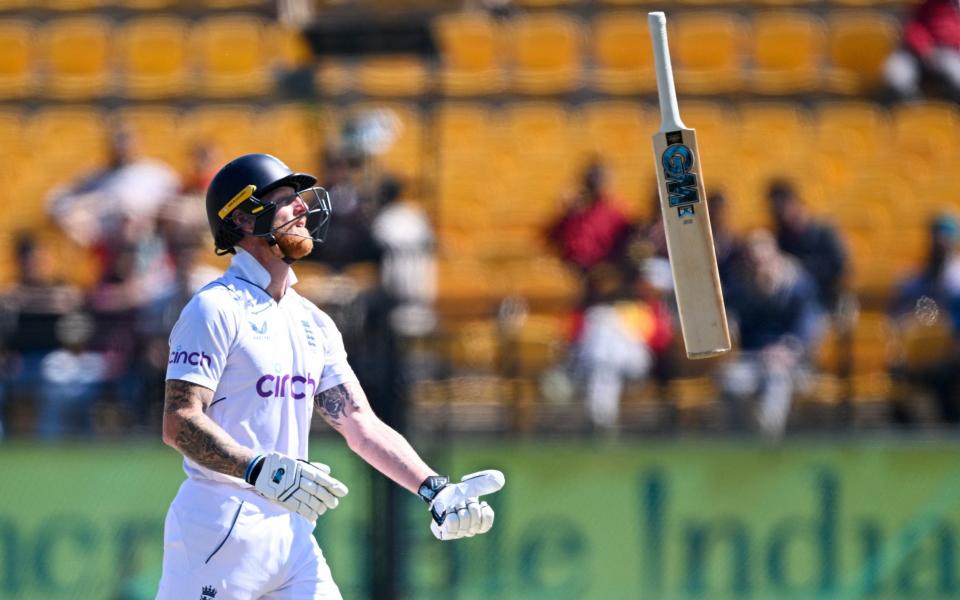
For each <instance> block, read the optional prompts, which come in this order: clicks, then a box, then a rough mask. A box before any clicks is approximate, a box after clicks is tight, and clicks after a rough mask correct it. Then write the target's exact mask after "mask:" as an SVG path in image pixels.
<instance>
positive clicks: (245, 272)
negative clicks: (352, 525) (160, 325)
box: [157, 154, 504, 600]
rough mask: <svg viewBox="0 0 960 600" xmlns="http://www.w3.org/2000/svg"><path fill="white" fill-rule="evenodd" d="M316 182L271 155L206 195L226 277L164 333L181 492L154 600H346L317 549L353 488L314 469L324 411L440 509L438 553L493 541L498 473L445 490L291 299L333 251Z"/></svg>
mask: <svg viewBox="0 0 960 600" xmlns="http://www.w3.org/2000/svg"><path fill="white" fill-rule="evenodd" d="M315 184H316V178H314V177H312V176H310V175H305V174H302V173H294V172H292V171H291V170H290V169H289V168H288V167H287V166H286V165H285V164H283V163H282V162H281V161H279V160H278V159H276V158H274V157H272V156H269V155H266V154H248V155H244V156H241V157H239V158H237V159H235V160H233V161H232V162H230V163H229V164H227V165H226V166H224V167H223V168H222V169H221V170H220V171H219V172H218V173H217V175H216V176H215V177H214V178H213V180H212V181H211V183H210V186H209V189H208V191H207V216H208V218H209V221H210V228H211V231H212V232H213V236H214V241H215V244H216V248H217V253H218V254H225V253H235V256H234V257H233V260H232V262H231V265H230V268H229V269H228V270H227V272H226V273H225V274H224V275H223V276H222V277H220V278H219V279H217V280H216V281H214V282H212V283H210V284H209V285H207V286H206V287H204V288H203V289H201V290H200V291H199V292H197V294H196V295H195V296H194V297H193V299H192V300H191V301H190V303H189V304H188V305H187V306H186V307H185V308H184V309H183V313H182V314H181V316H180V319H179V321H178V322H177V324H176V325H175V326H174V328H173V331H172V332H171V334H170V359H169V365H168V368H167V383H166V399H165V406H164V415H163V440H164V442H165V443H166V444H168V445H170V446H172V447H173V448H175V449H177V450H178V451H179V452H180V453H181V454H183V456H184V461H183V465H184V470H185V471H186V473H187V479H186V481H184V483H183V484H182V485H181V487H180V490H179V492H178V493H177V496H176V498H174V500H173V502H172V504H171V506H170V510H169V511H168V513H167V518H166V523H165V526H164V555H163V575H162V578H161V580H160V590H159V593H158V596H157V597H158V598H162V599H173V600H184V599H187V598H200V597H204V598H207V597H213V596H216V598H217V600H224V599H228V598H229V599H255V598H269V599H272V600H273V599H298V600H299V599H305V598H306V599H313V598H325V599H326V598H340V597H341V596H340V592H339V590H338V588H337V586H336V584H335V583H334V582H333V579H332V577H331V575H330V569H329V568H328V567H327V564H326V561H325V559H324V557H323V554H322V553H321V551H320V548H319V546H318V545H317V542H316V540H315V539H314V537H313V528H314V525H315V523H316V519H317V517H319V516H320V515H322V514H323V513H324V512H325V511H326V510H328V509H332V508H335V507H336V506H337V504H338V502H339V499H340V498H343V497H344V496H345V495H346V494H347V487H346V486H345V485H344V484H343V483H341V482H340V481H338V480H336V479H334V478H333V477H332V476H331V475H330V468H329V467H327V466H326V465H323V464H320V463H310V462H307V441H308V434H309V430H310V421H311V417H312V415H313V413H314V412H317V413H319V414H320V416H322V417H323V419H324V420H325V421H326V422H327V423H329V424H330V425H331V426H332V427H333V428H334V429H335V430H337V431H338V432H339V433H340V434H341V435H343V437H344V439H345V440H346V442H347V444H348V446H349V447H350V449H351V450H353V452H355V453H356V454H357V455H359V456H360V457H361V458H363V459H364V460H365V461H367V462H368V463H369V464H370V465H372V466H373V467H374V468H376V469H377V470H379V471H380V472H382V473H383V474H384V475H386V476H387V477H389V478H390V479H392V480H393V481H395V482H396V483H398V484H399V485H401V486H403V487H404V488H406V489H407V490H409V491H411V492H413V493H416V494H419V495H420V496H421V497H422V498H423V499H424V500H425V501H426V502H427V503H428V504H429V507H430V513H431V517H432V522H431V523H430V527H431V530H432V531H433V533H434V535H435V536H436V537H437V538H438V539H441V540H448V539H456V538H460V537H469V536H472V535H476V534H479V533H485V532H486V531H488V530H489V529H490V527H491V526H492V525H493V509H492V508H490V506H489V505H488V504H487V503H486V502H482V501H480V499H479V496H481V495H484V494H489V493H491V492H495V491H497V490H499V489H500V488H501V487H502V486H503V483H504V478H503V474H502V473H500V472H499V471H495V470H490V471H483V472H480V473H475V474H472V475H467V476H465V477H464V478H463V480H462V481H461V482H460V483H450V482H449V480H448V478H446V477H444V476H441V475H438V474H437V472H436V471H434V470H433V469H431V468H430V467H429V466H427V464H426V463H425V462H424V461H423V460H422V459H421V458H420V457H419V455H418V454H417V453H416V451H415V450H414V449H413V448H412V447H411V446H410V444H409V443H408V442H407V440H406V439H404V437H403V436H401V435H400V434H399V433H397V432H396V431H394V430H393V429H391V428H390V427H388V426H387V425H386V424H384V423H383V422H382V421H381V420H380V419H379V418H377V416H376V415H375V414H374V413H373V411H372V410H371V408H370V404H369V403H368V401H367V398H366V396H365V395H364V393H363V390H362V389H361V388H360V386H359V384H358V383H357V378H356V376H355V375H354V373H353V371H352V370H351V368H350V366H349V365H348V364H347V358H346V351H345V350H344V346H343V340H342V338H341V336H340V332H339V331H338V330H337V328H336V326H335V325H334V323H333V321H331V319H330V317H329V316H327V315H326V314H325V313H323V312H322V311H320V310H319V309H318V308H317V307H316V306H315V305H313V304H312V303H311V302H309V301H307V300H305V299H304V298H302V297H301V296H300V295H298V294H297V292H296V291H294V290H293V288H292V287H291V286H292V285H294V284H295V283H296V276H295V275H294V274H293V271H292V270H291V268H290V265H291V264H292V263H293V262H294V261H296V260H297V259H300V258H303V257H304V256H306V255H307V254H309V253H310V251H311V250H312V248H313V245H314V243H319V242H322V241H323V236H324V234H325V232H326V229H327V225H328V224H329V220H330V211H331V207H330V199H329V196H328V195H327V193H326V191H325V190H324V189H323V188H319V187H314V186H315Z"/></svg>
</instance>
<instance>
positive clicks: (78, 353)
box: [38, 312, 108, 439]
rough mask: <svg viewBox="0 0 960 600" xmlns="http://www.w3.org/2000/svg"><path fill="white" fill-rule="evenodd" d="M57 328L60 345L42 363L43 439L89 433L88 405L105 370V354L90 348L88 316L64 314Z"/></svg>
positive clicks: (41, 419)
mask: <svg viewBox="0 0 960 600" xmlns="http://www.w3.org/2000/svg"><path fill="white" fill-rule="evenodd" d="M56 329H57V338H58V340H59V342H60V347H59V348H57V349H56V350H54V351H52V352H50V353H49V354H47V355H46V356H44V357H43V361H42V363H41V373H42V376H41V382H40V414H39V422H38V429H39V433H40V436H41V437H43V438H45V439H54V438H59V437H62V436H63V435H66V434H71V435H76V434H85V433H90V432H91V430H92V428H91V417H92V414H91V408H92V406H93V403H94V401H95V400H97V399H98V398H99V396H100V385H101V384H102V383H103V381H104V379H105V378H106V376H107V372H108V361H107V359H106V357H105V356H104V354H102V353H100V352H94V351H92V350H90V349H89V342H90V340H91V338H92V336H93V332H94V323H93V319H91V318H90V316H89V315H87V314H84V313H79V312H76V313H71V314H68V315H64V316H63V317H61V318H60V319H59V320H58V321H57V328H56Z"/></svg>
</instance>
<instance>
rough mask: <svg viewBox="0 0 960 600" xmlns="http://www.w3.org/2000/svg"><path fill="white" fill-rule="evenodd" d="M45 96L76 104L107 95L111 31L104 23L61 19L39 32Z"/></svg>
mask: <svg viewBox="0 0 960 600" xmlns="http://www.w3.org/2000/svg"><path fill="white" fill-rule="evenodd" d="M39 37H40V45H41V48H42V56H43V62H44V66H45V73H46V77H45V81H44V84H45V85H44V88H43V91H44V93H45V94H47V95H49V96H51V97H54V98H62V99H70V100H79V99H89V98H94V97H98V96H103V95H105V94H107V93H108V92H109V91H110V84H111V71H110V66H111V65H110V62H111V60H112V59H113V56H112V51H111V40H112V36H111V29H110V24H109V22H108V21H107V20H106V19H102V18H100V17H93V16H78V17H63V18H60V19H55V20H53V21H51V22H50V23H48V24H46V25H45V26H44V27H43V28H42V30H41V31H40V36H39Z"/></svg>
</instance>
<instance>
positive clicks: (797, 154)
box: [739, 102, 813, 172]
mask: <svg viewBox="0 0 960 600" xmlns="http://www.w3.org/2000/svg"><path fill="white" fill-rule="evenodd" d="M739 109H740V110H739V113H740V124H741V131H740V145H741V154H742V155H743V156H744V157H749V159H750V160H753V161H755V162H756V163H757V165H758V166H760V167H761V168H762V169H763V170H765V171H767V172H776V171H784V170H787V169H791V168H794V167H796V168H799V169H800V170H801V171H802V170H805V169H806V168H807V166H808V165H807V164H806V162H805V161H806V160H807V158H808V157H809V154H810V151H811V148H812V144H813V128H812V126H811V120H810V115H809V114H808V113H807V112H806V110H804V109H803V108H802V107H801V106H800V105H797V104H793V103H789V102H745V103H741V104H740V106H739Z"/></svg>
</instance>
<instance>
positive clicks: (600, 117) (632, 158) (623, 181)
mask: <svg viewBox="0 0 960 600" xmlns="http://www.w3.org/2000/svg"><path fill="white" fill-rule="evenodd" d="M582 113H583V125H584V138H583V141H582V142H581V144H582V145H583V146H584V150H588V151H590V152H591V153H592V154H594V155H596V156H597V157H599V158H600V159H601V160H603V161H604V162H605V163H606V164H607V166H608V168H609V169H610V176H611V181H610V185H611V188H612V190H613V192H614V193H615V194H616V195H617V197H619V198H621V199H622V200H623V201H625V205H624V206H623V208H624V210H627V211H628V212H629V213H630V214H631V215H632V216H636V217H644V218H647V217H649V216H650V215H651V212H652V210H653V208H654V206H653V204H652V203H651V202H650V191H651V190H652V189H654V186H655V185H656V174H655V172H654V170H653V167H652V164H653V163H652V161H653V158H652V154H651V153H652V152H653V146H652V142H651V137H652V136H653V134H654V133H655V132H656V131H657V130H658V129H659V116H658V114H657V113H656V111H655V110H650V108H649V107H647V106H644V105H640V104H637V103H636V102H626V101H616V100H613V101H597V102H591V103H590V104H587V105H585V106H584V108H583V110H582ZM645 166H649V168H644V167H645ZM574 177H575V174H574V173H570V175H569V182H570V184H571V185H575V181H574V180H573V178H574Z"/></svg>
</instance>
